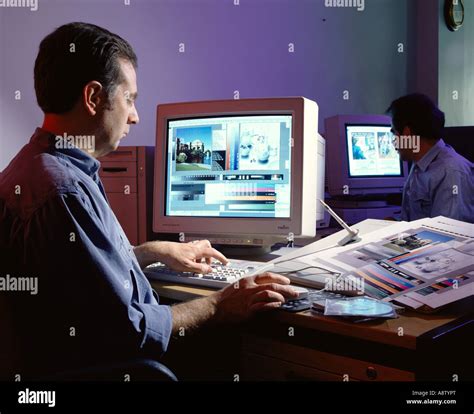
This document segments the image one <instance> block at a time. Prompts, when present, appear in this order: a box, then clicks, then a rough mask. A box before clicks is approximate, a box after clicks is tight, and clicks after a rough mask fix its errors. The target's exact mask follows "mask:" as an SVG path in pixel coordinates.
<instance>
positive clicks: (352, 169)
mask: <svg viewBox="0 0 474 414" xmlns="http://www.w3.org/2000/svg"><path fill="white" fill-rule="evenodd" d="M392 137H393V135H392V133H391V132H390V125H348V124H346V139H347V158H348V167H349V176H350V177H401V176H402V174H403V169H402V163H401V160H400V156H399V154H398V152H397V150H396V148H395V146H394V145H393V141H392Z"/></svg>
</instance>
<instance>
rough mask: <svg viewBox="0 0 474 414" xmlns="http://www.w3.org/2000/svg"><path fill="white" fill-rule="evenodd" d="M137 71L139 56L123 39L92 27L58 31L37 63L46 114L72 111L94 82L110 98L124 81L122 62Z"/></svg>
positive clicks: (44, 45) (44, 46) (45, 41)
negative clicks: (101, 87) (98, 84)
mask: <svg viewBox="0 0 474 414" xmlns="http://www.w3.org/2000/svg"><path fill="white" fill-rule="evenodd" d="M119 58H122V59H125V60H127V61H129V62H131V63H132V65H133V66H134V67H135V68H136V67H137V56H136V54H135V52H134V51H133V49H132V47H131V46H130V44H129V43H128V42H127V41H125V40H124V39H122V38H121V37H120V36H118V35H116V34H114V33H111V32H109V31H108V30H106V29H103V28H101V27H99V26H96V25H93V24H88V23H69V24H65V25H63V26H61V27H59V28H57V29H56V30H55V31H54V32H52V33H50V34H49V35H48V36H46V37H45V38H44V39H43V40H42V41H41V44H40V47H39V52H38V56H37V57H36V62H35V70H34V76H35V91H36V99H37V101H38V105H39V106H40V107H41V109H42V110H43V112H44V113H54V114H62V113H65V112H68V111H70V110H71V109H72V108H73V107H74V105H75V104H76V102H77V100H78V99H79V97H80V96H81V92H82V89H83V88H84V86H85V85H86V84H87V83H88V82H90V81H93V80H95V81H97V82H100V83H101V84H102V86H103V87H104V91H105V93H106V96H107V98H109V97H110V96H111V95H112V94H113V92H114V90H115V87H116V86H117V85H119V84H120V83H121V82H122V81H123V78H122V76H123V75H122V72H121V70H120V64H119V61H118V59H119Z"/></svg>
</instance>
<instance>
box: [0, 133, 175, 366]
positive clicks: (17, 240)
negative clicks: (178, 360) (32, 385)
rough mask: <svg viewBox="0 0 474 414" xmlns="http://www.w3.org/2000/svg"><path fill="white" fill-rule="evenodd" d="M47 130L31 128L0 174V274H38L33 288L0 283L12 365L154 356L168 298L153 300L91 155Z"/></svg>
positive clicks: (164, 329)
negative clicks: (17, 359) (9, 317)
mask: <svg viewBox="0 0 474 414" xmlns="http://www.w3.org/2000/svg"><path fill="white" fill-rule="evenodd" d="M54 138H55V137H54V135H52V134H50V133H48V132H46V131H44V130H42V129H40V128H38V129H37V130H36V132H35V133H34V135H33V137H32V138H31V141H30V142H29V143H28V144H27V145H25V146H24V147H23V149H22V150H21V151H20V152H19V153H18V155H17V156H16V157H15V158H14V159H13V160H12V161H11V163H10V164H9V166H8V167H7V168H6V169H5V170H4V171H3V172H2V173H1V174H0V251H1V252H2V256H4V254H5V256H4V258H3V260H2V261H1V263H0V277H5V275H6V274H9V275H10V277H34V278H37V283H38V292H37V294H36V295H32V294H29V293H27V292H8V293H4V292H0V294H4V295H5V297H7V300H8V303H9V304H10V305H11V309H12V311H13V316H14V323H15V333H14V334H15V336H16V340H17V341H18V342H17V345H18V350H19V351H21V353H22V358H21V361H22V366H21V367H18V371H20V372H32V373H50V372H51V373H52V372H60V371H64V370H68V369H73V368H77V367H84V366H89V365H95V364H104V363H106V362H107V361H116V360H120V361H121V360H124V359H128V358H134V357H141V356H147V357H154V358H155V359H158V358H159V357H160V356H161V354H163V353H164V352H165V351H166V349H167V346H168V342H169V338H170V335H171V329H172V318H171V311H170V308H169V306H164V305H160V304H159V302H158V296H157V295H156V293H155V292H154V291H153V290H152V288H151V286H150V283H149V282H148V280H147V279H146V278H145V276H144V274H143V272H142V271H141V269H140V267H139V264H138V262H137V259H136V257H135V254H134V252H133V249H132V247H131V246H130V244H129V242H128V240H127V237H126V236H125V234H124V232H123V231H122V228H121V226H120V224H119V223H118V221H117V219H116V218H115V215H114V213H113V212H112V210H111V209H110V207H109V204H108V201H107V197H106V195H105V192H104V188H103V186H102V183H101V181H100V179H99V176H98V170H99V166H100V163H99V162H98V161H97V160H96V159H94V158H92V157H91V156H89V155H88V154H86V153H85V152H83V151H81V150H79V149H77V148H73V149H56V148H55V145H54V142H55V139H54ZM2 335H3V333H2ZM21 370H24V371H21Z"/></svg>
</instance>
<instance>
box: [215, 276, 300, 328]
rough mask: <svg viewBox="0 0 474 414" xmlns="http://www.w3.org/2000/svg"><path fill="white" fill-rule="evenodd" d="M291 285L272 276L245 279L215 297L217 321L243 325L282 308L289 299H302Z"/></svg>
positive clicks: (285, 279)
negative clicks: (248, 320)
mask: <svg viewBox="0 0 474 414" xmlns="http://www.w3.org/2000/svg"><path fill="white" fill-rule="evenodd" d="M289 284H290V279H288V278H286V277H284V276H281V275H277V274H275V273H270V272H266V273H262V274H260V275H256V276H249V277H244V278H242V279H240V280H239V281H238V282H237V283H234V284H232V285H230V286H227V287H226V288H225V289H223V290H220V291H219V292H216V293H215V294H214V295H215V299H216V304H215V306H216V314H215V318H216V320H218V321H222V322H239V321H242V320H245V319H247V318H248V317H249V316H251V315H252V314H254V313H255V312H257V311H260V310H269V309H275V308H278V307H280V306H281V304H282V303H284V302H285V301H286V298H292V299H296V298H297V297H298V293H297V292H296V291H294V290H293V289H292V288H291V287H289V286H287V285H289Z"/></svg>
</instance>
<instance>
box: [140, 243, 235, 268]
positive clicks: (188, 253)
mask: <svg viewBox="0 0 474 414" xmlns="http://www.w3.org/2000/svg"><path fill="white" fill-rule="evenodd" d="M135 254H136V256H137V259H138V261H139V262H140V265H141V266H142V267H144V266H146V265H147V264H150V263H153V262H158V261H159V262H161V263H164V264H165V265H167V266H168V267H170V268H171V269H173V270H176V271H179V272H195V273H202V274H204V273H209V272H211V271H212V268H211V266H210V263H211V262H212V260H213V259H216V260H219V261H220V262H221V263H223V264H227V262H228V260H227V258H226V257H225V256H224V255H223V254H222V253H220V252H219V251H217V250H216V249H214V248H213V247H212V246H211V243H210V242H209V240H199V241H194V242H190V243H174V242H148V243H145V244H143V245H141V246H138V247H136V248H135Z"/></svg>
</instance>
